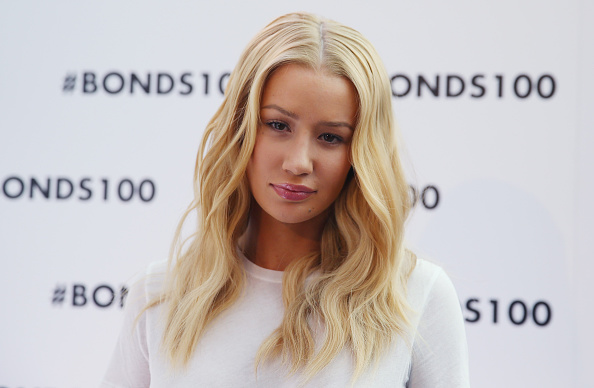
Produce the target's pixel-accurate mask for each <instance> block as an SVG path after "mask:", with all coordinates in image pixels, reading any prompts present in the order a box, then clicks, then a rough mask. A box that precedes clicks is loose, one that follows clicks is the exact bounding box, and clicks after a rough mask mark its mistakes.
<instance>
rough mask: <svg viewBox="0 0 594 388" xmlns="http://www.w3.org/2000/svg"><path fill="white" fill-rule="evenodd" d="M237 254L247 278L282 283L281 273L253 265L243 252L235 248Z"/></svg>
mask: <svg viewBox="0 0 594 388" xmlns="http://www.w3.org/2000/svg"><path fill="white" fill-rule="evenodd" d="M237 254H238V255H239V258H240V259H241V262H242V263H243V268H245V271H246V273H247V274H248V276H251V277H254V278H257V279H260V280H264V281H267V282H270V283H282V282H283V273H284V272H283V271H275V270H273V269H268V268H264V267H260V266H259V265H257V264H254V263H253V262H251V261H250V259H248V258H247V257H245V255H244V254H243V252H242V251H241V250H240V249H239V248H237Z"/></svg>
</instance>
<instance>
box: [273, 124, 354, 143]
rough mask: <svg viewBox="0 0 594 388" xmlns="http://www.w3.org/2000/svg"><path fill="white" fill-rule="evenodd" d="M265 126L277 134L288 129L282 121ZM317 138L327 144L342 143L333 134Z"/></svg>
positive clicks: (341, 139)
mask: <svg viewBox="0 0 594 388" xmlns="http://www.w3.org/2000/svg"><path fill="white" fill-rule="evenodd" d="M266 125H267V126H269V127H270V128H272V129H273V130H274V131H278V132H284V131H286V130H287V129H288V128H289V126H288V125H287V124H285V123H283V122H282V121H268V122H266ZM279 126H282V128H278V127H279ZM319 138H320V139H322V140H323V141H324V142H326V143H328V144H339V143H343V142H344V140H343V138H342V137H340V136H338V135H335V134H333V133H323V134H321V135H320V136H319Z"/></svg>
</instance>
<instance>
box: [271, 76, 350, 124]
mask: <svg viewBox="0 0 594 388" xmlns="http://www.w3.org/2000/svg"><path fill="white" fill-rule="evenodd" d="M271 104H272V105H277V106H280V107H282V108H283V109H284V110H287V111H290V112H295V113H298V114H299V113H300V115H299V116H300V117H301V115H305V116H315V117H317V118H319V119H323V120H340V121H346V122H349V123H350V124H351V125H353V126H354V124H355V116H356V113H357V109H358V99H357V93H356V90H355V87H354V86H353V84H352V83H351V81H350V80H348V79H347V78H346V77H342V76H337V75H334V74H331V73H329V72H328V71H327V70H326V69H324V68H321V69H312V68H311V67H308V66H304V65H300V64H288V65H283V66H281V67H279V68H278V69H276V70H275V71H274V72H273V73H272V74H271V75H270V76H269V77H268V80H267V81H266V83H265V85H264V90H263V93H262V98H261V108H262V107H266V106H269V105H271Z"/></svg>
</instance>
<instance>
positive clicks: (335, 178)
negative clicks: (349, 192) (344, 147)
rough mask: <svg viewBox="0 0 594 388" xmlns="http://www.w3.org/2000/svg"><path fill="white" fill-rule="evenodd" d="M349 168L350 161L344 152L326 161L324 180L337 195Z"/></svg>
mask: <svg viewBox="0 0 594 388" xmlns="http://www.w3.org/2000/svg"><path fill="white" fill-rule="evenodd" d="M350 169H351V163H350V161H349V156H348V153H346V152H345V153H344V154H342V155H340V156H337V157H336V158H332V160H327V161H326V163H325V165H324V174H323V175H324V177H325V178H324V179H325V180H326V182H328V183H329V184H331V185H332V191H333V193H334V194H336V195H338V193H339V192H340V191H341V190H342V187H343V186H344V182H345V181H346V178H347V176H348V173H349V171H350Z"/></svg>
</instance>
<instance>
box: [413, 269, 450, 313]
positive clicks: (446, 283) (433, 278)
mask: <svg viewBox="0 0 594 388" xmlns="http://www.w3.org/2000/svg"><path fill="white" fill-rule="evenodd" d="M407 289H408V301H409V303H410V304H411V307H413V309H415V310H417V311H419V309H420V310H424V309H425V308H426V307H427V303H428V302H430V301H431V300H432V299H438V300H439V301H441V302H446V301H449V302H450V303H451V302H452V301H454V302H455V305H456V306H458V304H459V303H458V296H457V294H456V289H455V288H454V285H453V283H452V281H451V280H450V278H449V277H448V275H447V274H446V273H445V271H444V270H443V269H442V268H441V267H440V266H438V265H437V264H434V263H432V262H430V261H427V260H425V259H422V258H418V259H417V263H416V265H415V268H414V269H413V271H412V273H411V275H410V277H409V279H408V287H407Z"/></svg>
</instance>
